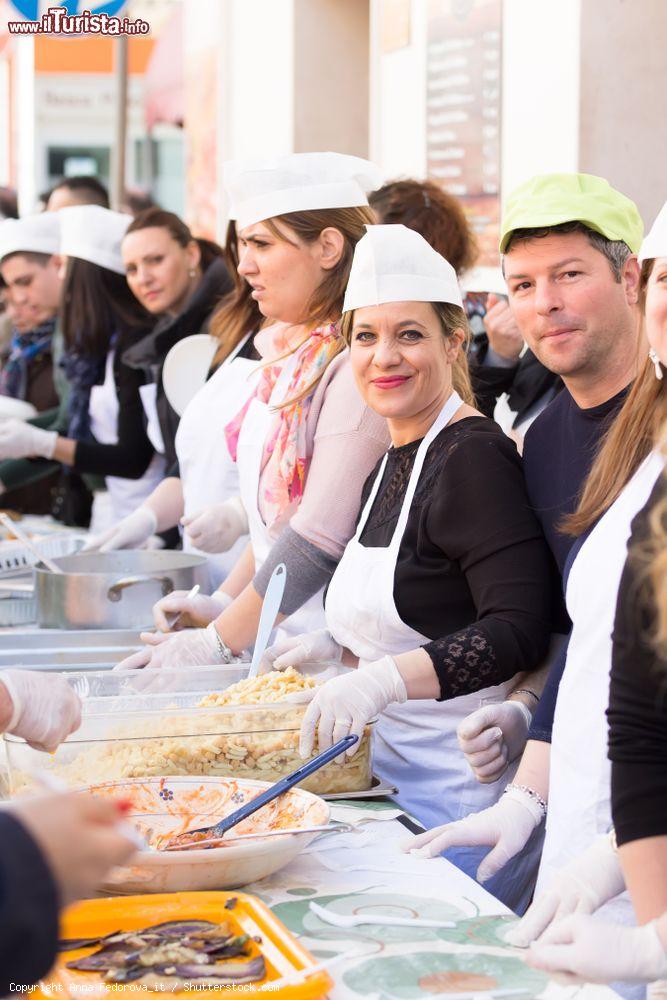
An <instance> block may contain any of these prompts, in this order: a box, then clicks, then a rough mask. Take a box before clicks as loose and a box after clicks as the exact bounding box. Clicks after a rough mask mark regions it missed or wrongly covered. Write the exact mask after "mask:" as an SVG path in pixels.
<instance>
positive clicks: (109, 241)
mask: <svg viewBox="0 0 667 1000" xmlns="http://www.w3.org/2000/svg"><path fill="white" fill-rule="evenodd" d="M58 214H59V215H60V233H61V235H60V252H61V253H62V254H66V255H67V256H68V257H78V258H79V259H80V260H88V261H90V263H91V264H98V265H99V266H100V267H106V268H108V269H109V270H110V271H116V273H117V274H125V266H124V264H123V258H122V257H121V253H120V245H121V242H122V239H123V236H125V232H126V230H127V227H128V226H129V224H130V223H131V222H132V216H131V215H124V214H123V213H121V212H112V211H111V210H110V209H108V208H102V206H101V205H71V206H70V207H69V208H61V209H60V212H59V213H58Z"/></svg>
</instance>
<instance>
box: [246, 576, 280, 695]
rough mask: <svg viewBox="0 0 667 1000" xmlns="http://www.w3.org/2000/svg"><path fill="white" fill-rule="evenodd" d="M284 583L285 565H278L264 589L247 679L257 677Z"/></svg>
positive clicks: (276, 614) (278, 607)
mask: <svg viewBox="0 0 667 1000" xmlns="http://www.w3.org/2000/svg"><path fill="white" fill-rule="evenodd" d="M286 583H287V567H286V566H285V563H278V565H277V566H276V568H275V569H274V571H273V573H272V574H271V579H270V580H269V585H268V587H267V588H266V594H265V595H264V603H263V604H262V613H261V614H260V616H259V627H258V629H257V639H256V641H255V648H254V650H253V654H252V663H251V664H250V670H249V671H248V677H256V676H257V671H258V670H259V665H260V663H261V662H262V657H263V656H264V652H265V650H266V647H267V645H268V643H269V638H270V637H271V632H272V631H273V626H274V625H275V623H276V618H277V617H278V612H279V611H280V605H281V602H282V599H283V594H284V593H285V584H286Z"/></svg>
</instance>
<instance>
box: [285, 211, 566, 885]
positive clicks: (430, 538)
mask: <svg viewBox="0 0 667 1000" xmlns="http://www.w3.org/2000/svg"><path fill="white" fill-rule="evenodd" d="M466 329H467V327H466V321H465V314H464V312H463V309H462V302H461V293H460V290H459V286H458V282H457V280H456V275H455V272H454V270H453V268H452V267H451V266H450V265H449V264H448V263H447V261H445V260H444V258H442V257H441V256H440V255H439V254H437V253H436V252H435V251H434V250H433V249H432V248H431V247H430V246H429V245H428V244H427V243H426V241H425V240H424V239H423V238H422V237H421V236H420V235H419V234H418V233H415V232H413V231H412V230H410V229H407V228H405V227H404V226H372V227H369V228H368V232H367V234H366V235H365V236H364V238H363V239H362V240H361V242H360V243H359V244H358V246H357V250H356V252H355V258H354V264H353V267H352V274H351V277H350V283H349V286H348V290H347V294H346V300H345V319H344V330H345V332H346V336H347V337H348V339H349V341H350V344H351V363H352V368H353V371H354V373H355V377H356V380H357V385H358V387H359V390H360V393H361V395H362V396H363V397H364V398H365V399H366V401H367V403H368V405H369V406H371V407H372V408H373V409H374V410H375V411H376V412H378V413H379V414H381V415H383V416H384V417H385V418H386V420H387V422H388V426H389V431H390V434H391V438H392V445H393V446H392V448H391V449H390V450H389V452H388V453H387V454H386V455H385V456H384V458H383V460H382V462H381V464H380V466H379V468H378V469H376V470H375V471H374V472H373V473H372V475H371V476H370V477H369V479H368V481H367V483H366V486H365V488H364V502H363V506H362V510H361V516H360V518H359V520H358V524H357V530H356V534H355V535H354V537H353V538H352V539H351V541H350V542H349V543H348V545H347V547H346V549H345V553H344V555H343V558H342V559H341V561H340V563H339V565H338V568H337V569H336V572H335V573H334V576H333V579H332V580H331V583H330V585H329V588H328V592H327V599H326V624H327V629H328V634H327V633H324V634H319V635H315V636H313V635H311V636H301V637H297V638H295V639H293V640H287V641H285V642H282V643H277V644H276V645H275V646H274V647H273V649H272V650H270V651H269V653H268V654H267V658H266V661H267V665H268V664H272V665H273V667H274V668H275V669H282V668H285V667H287V666H289V665H290V664H294V663H298V662H300V661H301V660H304V659H311V658H313V657H315V658H317V657H319V658H322V659H327V658H331V657H332V656H335V657H340V656H341V654H342V651H343V649H345V650H347V651H349V652H350V653H351V654H352V655H353V657H354V658H355V661H358V663H359V667H360V668H361V669H358V670H355V671H353V672H351V673H350V674H347V675H344V676H342V677H340V678H336V679H334V680H332V681H329V682H328V683H326V684H324V685H323V686H322V687H321V688H320V689H319V691H318V693H317V694H316V695H315V697H314V699H313V701H312V702H311V704H310V706H309V708H308V710H307V712H306V716H305V718H304V722H303V727H302V741H301V751H302V754H304V755H308V754H309V753H310V752H311V751H312V749H313V744H314V741H315V735H317V744H318V746H319V748H320V749H322V748H323V747H324V746H327V745H329V744H330V743H331V742H332V741H334V740H337V739H339V738H341V737H342V736H343V735H345V734H346V733H348V732H350V731H352V732H355V733H357V734H360V733H361V732H362V730H363V727H364V726H365V724H366V723H367V722H368V721H369V720H370V719H371V718H373V717H374V716H375V715H378V716H379V718H378V721H377V723H376V726H375V737H374V767H375V771H376V773H377V774H378V775H379V777H381V778H383V779H384V780H385V781H388V782H390V783H392V784H395V785H396V786H397V787H398V789H399V792H398V796H397V799H398V802H399V803H400V804H401V805H402V806H403V807H404V808H405V809H406V810H407V811H409V812H410V813H412V814H413V815H414V816H416V818H417V819H419V820H420V821H421V822H422V823H425V824H431V823H436V822H442V821H443V820H444V819H457V818H458V817H459V816H461V815H463V814H464V813H465V812H467V811H468V809H469V807H470V805H471V803H472V802H477V803H479V804H480V805H481V804H482V803H483V804H487V803H490V802H494V801H495V799H496V798H497V796H498V793H499V789H498V787H497V786H494V785H481V784H479V783H478V782H477V781H476V780H475V778H474V776H473V774H472V772H471V771H470V769H469V768H468V766H467V764H466V762H465V759H464V758H463V756H462V755H461V754H460V753H459V752H458V750H457V741H456V729H457V726H458V723H459V722H460V721H461V720H462V719H463V718H464V717H465V715H466V713H468V712H469V711H471V710H472V709H473V708H477V707H478V706H479V705H481V704H485V703H488V702H491V701H496V700H501V699H503V698H504V697H505V694H506V691H507V689H508V685H509V683H510V680H511V678H512V677H513V676H514V675H515V674H516V673H518V672H519V671H523V670H530V669H532V668H534V667H535V666H536V665H537V664H538V662H539V661H540V659H541V657H542V655H543V653H544V651H545V649H546V645H547V643H548V638H549V606H550V595H551V586H550V572H549V560H548V553H547V550H546V547H545V543H544V540H543V538H542V535H541V532H540V529H539V526H538V525H537V522H536V521H535V518H534V517H533V515H532V514H531V513H530V511H529V510H528V505H527V501H526V495H525V488H524V484H523V476H522V471H521V462H520V459H519V456H518V455H517V453H516V448H515V446H514V444H513V443H512V442H511V441H509V439H507V438H506V437H505V436H504V435H503V434H502V432H501V431H500V430H499V428H498V427H497V426H496V425H495V424H494V423H493V422H492V421H490V420H488V419H487V418H485V417H483V416H481V415H480V414H479V413H478V411H477V410H475V409H474V407H473V406H472V405H470V401H471V399H472V394H471V391H470V383H469V380H468V372H467V362H466V358H465V353H464V351H463V349H462V346H463V341H464V338H465V331H466ZM464 400H466V401H465V402H464ZM457 863H460V864H461V866H466V867H467V868H468V869H470V867H471V865H470V864H469V863H468V864H467V865H465V858H457ZM473 870H474V869H473ZM515 877H516V873H515ZM517 882H520V879H518V878H517Z"/></svg>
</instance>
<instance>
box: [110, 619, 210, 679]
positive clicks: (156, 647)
mask: <svg viewBox="0 0 667 1000" xmlns="http://www.w3.org/2000/svg"><path fill="white" fill-rule="evenodd" d="M141 638H142V640H143V641H144V642H145V643H146V645H145V646H144V648H143V649H140V650H139V651H138V652H137V653H133V654H132V656H128V657H126V658H125V659H124V660H121V661H120V663H117V664H116V666H115V667H114V668H113V669H114V670H141V669H142V668H143V667H146V668H148V669H151V670H153V669H156V668H159V667H163V668H165V669H167V670H179V669H181V668H182V667H208V666H213V665H217V664H218V663H222V662H223V658H222V654H221V652H220V647H219V645H218V640H217V638H216V633H215V624H214V622H211V624H210V625H208V626H207V627H206V628H189V629H184V631H183V632H174V633H172V634H171V635H165V634H164V633H161V632H157V633H155V632H142V633H141Z"/></svg>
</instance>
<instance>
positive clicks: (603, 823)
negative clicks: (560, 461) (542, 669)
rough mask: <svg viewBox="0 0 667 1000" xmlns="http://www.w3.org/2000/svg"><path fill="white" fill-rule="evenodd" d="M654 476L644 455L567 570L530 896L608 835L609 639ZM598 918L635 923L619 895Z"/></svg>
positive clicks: (654, 459) (652, 459)
mask: <svg viewBox="0 0 667 1000" xmlns="http://www.w3.org/2000/svg"><path fill="white" fill-rule="evenodd" d="M662 469H663V461H662V458H661V457H660V456H659V455H657V454H655V453H653V454H651V455H649V456H648V458H647V459H646V460H645V461H644V462H643V463H642V465H641V466H640V467H639V469H638V470H637V472H636V473H635V475H634V476H633V477H632V479H631V480H630V482H629V483H628V485H627V486H626V487H625V489H624V490H623V492H622V493H621V495H620V496H619V497H618V499H617V500H616V501H615V502H614V503H613V504H612V506H611V507H610V508H609V510H608V511H607V512H606V514H604V516H603V517H602V518H601V519H600V521H599V522H598V523H597V524H596V526H595V527H594V528H593V530H592V531H591V533H590V535H589V536H588V538H587V539H586V541H585V542H584V543H583V545H582V547H581V549H580V550H579V552H578V554H577V557H576V559H575V560H574V562H573V564H572V568H571V570H570V575H569V577H568V581H567V593H566V600H567V610H568V613H569V615H570V617H571V619H572V622H573V627H572V634H571V637H570V642H569V646H568V651H567V662H566V664H565V670H564V672H563V677H562V679H561V682H560V686H559V689H558V700H557V702H556V710H555V715H554V725H553V733H552V740H551V766H550V777H549V812H548V814H547V823H546V835H545V841H544V851H543V854H542V863H541V865H540V871H539V877H538V886H537V888H538V891H541V890H543V889H546V888H548V887H549V883H550V882H551V881H552V879H557V877H558V874H557V872H558V869H559V868H561V867H562V866H563V865H565V864H567V863H568V861H571V860H572V859H573V858H575V857H576V856H577V855H580V854H582V853H583V852H584V851H585V850H586V849H587V848H588V847H589V846H590V845H591V843H592V842H593V841H594V840H595V838H596V837H597V836H599V835H600V834H602V833H606V832H607V831H608V830H610V829H611V827H612V817H611V764H610V762H609V759H608V757H607V734H608V728H607V717H606V710H607V706H608V704H609V676H610V671H611V653H612V640H611V633H612V628H613V624H614V617H615V612H616V598H617V594H618V588H619V584H620V581H621V574H622V572H623V567H624V565H625V560H626V556H627V544H628V539H629V537H630V529H631V523H632V520H633V518H634V517H635V515H636V514H637V513H638V512H639V511H640V510H641V509H642V507H644V505H645V504H646V502H647V500H648V498H649V496H650V494H651V491H652V490H653V487H654V486H655V483H656V480H657V478H658V476H659V475H660V473H661V472H662ZM598 913H599V914H600V915H601V916H602V918H603V919H607V920H610V921H612V922H620V923H635V917H634V913H633V910H632V906H631V903H630V899H629V897H628V895H627V893H623V895H622V896H619V897H617V899H615V900H611V901H610V902H609V903H607V904H605V906H603V907H601V909H600V910H599V911H598ZM638 990H639V992H627V991H624V994H623V995H627V996H644V992H643V991H644V987H641V988H638Z"/></svg>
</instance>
